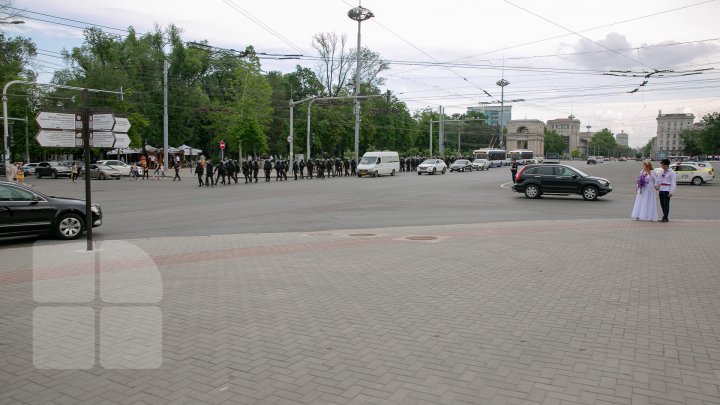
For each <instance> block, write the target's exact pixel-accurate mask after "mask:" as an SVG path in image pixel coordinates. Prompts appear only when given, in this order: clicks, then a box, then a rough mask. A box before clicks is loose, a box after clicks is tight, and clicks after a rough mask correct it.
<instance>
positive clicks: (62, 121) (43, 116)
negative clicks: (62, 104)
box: [35, 111, 82, 131]
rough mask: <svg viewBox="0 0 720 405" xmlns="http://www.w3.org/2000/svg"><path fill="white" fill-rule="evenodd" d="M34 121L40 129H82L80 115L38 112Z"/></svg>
mask: <svg viewBox="0 0 720 405" xmlns="http://www.w3.org/2000/svg"><path fill="white" fill-rule="evenodd" d="M35 121H36V122H37V124H38V126H39V127H40V128H42V129H64V130H73V131H74V130H75V129H82V116H81V115H80V114H66V113H52V112H45V111H43V112H40V113H38V115H37V117H35Z"/></svg>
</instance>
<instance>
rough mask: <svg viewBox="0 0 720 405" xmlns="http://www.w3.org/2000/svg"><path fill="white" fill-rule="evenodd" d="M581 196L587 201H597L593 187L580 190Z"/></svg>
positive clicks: (596, 193)
mask: <svg viewBox="0 0 720 405" xmlns="http://www.w3.org/2000/svg"><path fill="white" fill-rule="evenodd" d="M582 196H583V198H584V199H585V200H587V201H592V200H597V198H598V190H597V188H595V187H593V186H587V187H585V188H584V189H582Z"/></svg>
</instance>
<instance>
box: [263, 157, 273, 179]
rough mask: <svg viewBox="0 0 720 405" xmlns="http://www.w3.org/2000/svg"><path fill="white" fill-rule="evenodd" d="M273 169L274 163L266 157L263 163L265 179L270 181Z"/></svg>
mask: <svg viewBox="0 0 720 405" xmlns="http://www.w3.org/2000/svg"><path fill="white" fill-rule="evenodd" d="M271 170H272V163H270V159H265V163H264V164H263V171H265V181H270V171H271Z"/></svg>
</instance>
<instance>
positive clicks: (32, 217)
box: [0, 181, 102, 239]
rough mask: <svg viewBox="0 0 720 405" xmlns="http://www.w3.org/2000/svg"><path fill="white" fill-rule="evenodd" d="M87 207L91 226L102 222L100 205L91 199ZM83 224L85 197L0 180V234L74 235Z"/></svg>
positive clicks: (5, 235)
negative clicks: (53, 193)
mask: <svg viewBox="0 0 720 405" xmlns="http://www.w3.org/2000/svg"><path fill="white" fill-rule="evenodd" d="M90 210H91V211H92V222H93V223H92V226H93V227H97V226H100V225H102V210H101V209H100V205H98V204H95V203H93V204H92V206H91V207H90ZM85 228H86V225H85V201H83V200H76V199H72V198H61V197H50V196H47V195H44V194H41V193H39V192H37V191H36V190H33V189H30V188H27V187H25V186H22V185H20V184H16V183H11V182H7V181H0V238H3V237H11V236H25V235H40V234H46V233H51V234H55V236H57V237H58V238H60V239H77V238H79V237H80V235H82V233H83V231H85Z"/></svg>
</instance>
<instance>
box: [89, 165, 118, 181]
mask: <svg viewBox="0 0 720 405" xmlns="http://www.w3.org/2000/svg"><path fill="white" fill-rule="evenodd" d="M90 178H91V179H99V180H105V179H115V180H120V171H119V170H117V169H113V168H112V167H110V166H108V165H101V164H97V163H93V164H91V165H90Z"/></svg>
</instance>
